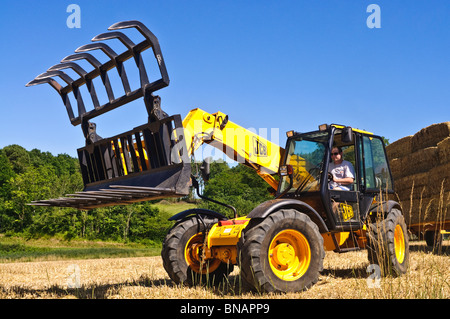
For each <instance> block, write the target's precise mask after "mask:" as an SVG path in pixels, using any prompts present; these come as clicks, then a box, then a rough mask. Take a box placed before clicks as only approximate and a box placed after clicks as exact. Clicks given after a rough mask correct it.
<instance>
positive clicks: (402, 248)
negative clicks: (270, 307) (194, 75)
mask: <svg viewBox="0 0 450 319" xmlns="http://www.w3.org/2000/svg"><path fill="white" fill-rule="evenodd" d="M126 28H136V29H137V30H138V31H139V32H140V33H141V34H142V35H143V37H144V40H143V41H142V42H140V43H138V44H135V43H134V42H132V41H131V40H130V39H129V37H127V36H126V35H125V34H124V33H122V32H119V31H117V30H119V29H126ZM109 30H113V31H111V32H107V33H103V34H100V35H98V36H96V37H94V38H93V39H92V41H94V43H92V44H88V45H84V46H82V47H79V48H78V49H76V50H75V52H76V54H73V55H69V56H67V57H65V58H64V59H63V60H62V61H61V62H62V63H61V64H57V65H55V66H52V67H51V68H49V69H48V71H47V72H45V73H43V74H41V75H39V76H37V77H36V78H35V79H34V80H33V81H31V82H29V83H28V84H27V86H30V85H35V84H41V83H49V84H50V85H51V86H52V87H53V88H54V89H55V90H56V91H57V92H58V93H59V94H60V96H61V98H62V100H63V102H64V105H65V107H66V109H67V112H68V115H69V118H70V121H71V123H72V124H73V125H81V128H82V131H83V134H84V137H85V140H86V145H85V146H84V147H82V148H80V149H78V157H79V162H80V167H81V173H82V176H83V181H84V185H85V187H84V190H83V191H82V192H78V193H76V194H68V195H67V196H66V197H63V198H58V199H50V200H39V201H35V202H33V203H31V204H32V205H42V206H61V207H76V208H78V209H83V210H88V209H92V208H95V207H103V206H108V205H119V204H129V203H133V202H139V201H147V200H152V199H157V198H164V197H180V196H185V195H187V194H188V192H189V187H190V186H191V185H193V186H194V187H197V191H198V182H197V179H196V176H194V175H192V174H191V161H190V158H191V155H192V154H193V153H194V151H195V150H196V149H197V148H198V147H199V146H200V145H202V144H203V143H207V144H210V145H212V146H214V147H216V148H218V149H219V150H222V151H223V152H224V153H225V154H227V155H228V156H229V157H230V158H232V159H234V160H236V161H238V162H240V163H243V164H244V165H247V166H249V167H252V168H253V169H255V171H256V173H257V174H259V175H260V176H261V177H262V178H263V179H264V180H265V181H266V182H267V183H268V184H269V185H270V186H271V187H272V188H273V190H274V199H272V200H269V201H267V202H264V203H261V204H260V205H259V206H257V207H256V208H255V209H253V210H252V211H251V212H250V213H249V214H248V215H247V216H245V217H238V213H237V212H236V210H235V209H234V208H233V207H232V206H230V205H228V204H227V203H223V204H222V205H224V206H227V207H229V208H231V209H233V211H234V218H232V219H228V218H227V217H225V216H223V215H221V214H219V213H217V212H214V211H211V210H206V209H190V210H187V211H184V212H181V213H178V214H176V215H174V216H172V217H171V220H173V221H175V224H174V226H173V228H172V229H171V230H170V231H169V232H168V234H167V236H166V238H165V240H164V243H163V248H162V253H161V255H162V259H163V264H164V268H165V269H166V271H167V273H168V274H169V276H170V278H171V279H172V280H173V281H174V282H176V283H187V284H194V283H195V281H196V280H201V281H202V282H206V281H207V280H209V282H215V283H218V282H220V281H221V280H222V279H223V278H224V277H225V276H227V275H228V274H229V273H230V272H231V271H232V269H233V266H234V265H239V267H240V269H241V274H242V279H243V281H244V282H245V283H246V284H248V285H249V286H250V287H252V288H254V289H258V290H259V291H268V292H287V291H301V290H303V289H307V288H309V287H311V286H312V285H313V284H314V283H316V282H317V281H318V278H319V273H320V272H321V271H322V270H323V259H324V256H325V251H326V250H332V251H335V252H338V253H343V252H348V251H354V250H360V249H367V250H368V258H369V262H370V263H371V264H376V265H378V266H379V267H380V270H381V271H382V272H384V273H390V274H394V275H400V274H403V273H405V272H406V270H407V268H408V263H409V245H408V236H407V230H406V225H405V221H404V218H403V215H402V211H401V207H400V205H399V204H398V203H397V202H395V201H391V200H387V198H388V194H390V193H392V192H393V182H392V176H391V172H390V168H389V162H388V160H387V158H386V152H385V148H384V143H383V140H382V138H381V137H379V136H376V135H374V134H372V133H369V132H366V131H362V130H358V129H354V128H351V127H348V126H343V125H337V124H331V125H320V126H319V129H318V130H317V131H313V132H308V133H298V132H294V131H289V132H288V133H287V136H288V138H287V142H286V147H285V148H281V147H279V146H278V145H275V144H274V143H271V142H270V141H268V140H266V139H265V138H263V137H261V136H258V135H256V134H254V133H253V132H251V131H250V130H246V129H244V128H242V127H240V126H238V125H236V124H235V123H233V122H232V121H230V120H229V118H228V116H227V115H225V114H223V113H221V112H217V113H214V114H210V113H207V112H205V111H203V110H200V109H194V110H192V111H191V112H189V114H188V115H187V116H186V117H185V119H184V120H183V121H182V120H181V117H180V115H173V116H168V115H167V114H166V113H165V112H163V111H162V109H161V105H160V98H159V97H158V96H155V95H153V92H155V91H156V90H159V89H161V88H163V87H165V86H167V85H168V84H169V77H168V73H167V70H166V67H165V63H164V59H163V56H162V53H161V49H160V46H159V43H158V40H157V38H156V37H155V36H154V35H153V34H152V33H151V32H150V31H149V30H148V29H147V28H146V27H145V26H144V25H143V24H142V23H140V22H138V21H125V22H119V23H116V24H114V25H112V26H111V27H110V28H109ZM109 39H118V40H119V41H121V43H122V44H123V45H124V47H125V49H126V50H125V51H124V52H122V53H120V54H118V53H116V52H115V51H114V50H112V48H111V47H110V46H108V45H106V44H105V43H101V42H98V41H101V40H109ZM148 48H152V51H153V55H154V57H155V58H156V61H157V65H158V68H159V72H160V74H161V78H159V79H156V80H155V81H153V82H150V81H149V78H148V75H147V72H146V69H145V66H144V63H143V61H144V60H143V57H142V52H143V51H144V50H146V49H148ZM94 50H101V51H102V52H103V53H104V54H106V55H107V56H108V57H109V60H108V62H106V63H100V62H99V60H98V59H97V58H96V57H95V56H94V55H92V54H90V53H88V52H89V51H94ZM130 58H133V59H134V61H135V63H136V66H137V68H138V70H139V83H140V88H139V89H136V90H131V89H130V84H129V80H128V77H127V75H126V72H125V68H124V62H125V61H126V60H128V59H130ZM77 60H86V61H88V62H89V63H90V64H91V65H92V67H93V69H92V70H90V71H86V70H84V69H82V68H81V66H80V65H78V64H77V63H75V62H74V61H77ZM63 69H72V70H73V71H75V72H76V73H77V74H78V75H79V78H77V79H75V80H74V79H72V78H71V77H69V75H68V74H67V73H65V72H63V71H61V70H63ZM115 71H117V72H118V74H119V77H120V80H121V82H122V84H123V87H124V92H125V94H124V95H122V96H119V97H116V96H115V95H114V92H113V90H112V86H111V83H110V80H109V77H108V72H115ZM56 77H59V78H60V79H62V80H63V81H64V82H65V83H66V85H65V86H62V85H60V84H59V83H58V82H57V81H56V80H55V79H54V78H56ZM97 77H99V78H100V79H101V81H102V83H103V85H104V87H105V90H106V94H107V96H108V100H107V101H106V102H105V103H100V101H99V99H98V96H97V94H96V91H95V90H96V88H94V85H93V80H94V79H95V78H97ZM82 85H86V88H87V91H88V92H89V95H90V97H91V100H92V108H91V109H87V107H86V106H85V104H84V102H83V101H84V100H83V98H82V97H81V92H80V87H81V86H82ZM69 94H73V96H74V98H75V100H76V103H77V110H76V111H75V110H74V109H73V108H72V106H71V104H70V99H69ZM138 98H143V100H144V104H145V106H146V109H147V111H148V121H147V123H146V124H143V125H141V126H139V127H136V128H134V129H132V130H130V131H128V132H125V133H122V134H119V135H117V136H114V137H110V138H101V137H100V136H99V135H97V133H96V125H95V123H92V122H91V121H90V120H91V119H93V118H94V117H96V116H98V115H101V114H103V113H105V112H108V111H110V110H112V109H115V108H117V107H119V106H122V105H125V104H127V103H128V102H130V101H133V100H136V99H138ZM334 146H339V147H340V148H341V149H342V151H343V154H344V157H345V159H346V160H348V161H350V162H351V163H352V164H353V166H354V170H355V175H356V176H355V179H354V182H353V184H351V185H349V190H345V191H344V190H335V189H330V188H329V182H330V175H329V174H328V167H329V165H330V158H331V150H332V148H333V147H334ZM207 171H208V163H204V165H203V172H204V175H205V176H207V174H208V172H207ZM199 196H200V197H202V198H204V199H205V200H212V201H214V202H217V201H215V200H214V199H209V198H205V197H204V196H202V195H201V194H199Z"/></svg>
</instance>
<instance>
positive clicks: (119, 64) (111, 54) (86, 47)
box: [75, 43, 131, 94]
mask: <svg viewBox="0 0 450 319" xmlns="http://www.w3.org/2000/svg"><path fill="white" fill-rule="evenodd" d="M91 50H102V51H103V52H104V53H105V54H106V55H107V56H108V57H109V58H110V59H111V61H113V62H114V64H115V65H116V68H117V72H118V73H119V76H120V79H121V80H122V85H123V88H124V90H125V94H128V93H130V92H131V89H130V83H128V78H127V74H126V72H125V67H124V65H123V61H119V59H117V57H118V54H117V53H116V52H115V51H114V50H113V49H111V48H110V47H109V46H108V45H106V44H104V43H89V44H85V45H83V46H81V47H79V48H78V49H76V50H75V52H84V51H91Z"/></svg>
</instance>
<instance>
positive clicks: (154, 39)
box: [108, 20, 170, 86]
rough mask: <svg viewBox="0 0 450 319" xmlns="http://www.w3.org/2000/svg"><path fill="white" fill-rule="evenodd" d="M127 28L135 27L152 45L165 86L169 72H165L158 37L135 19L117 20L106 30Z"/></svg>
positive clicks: (167, 82) (167, 83)
mask: <svg viewBox="0 0 450 319" xmlns="http://www.w3.org/2000/svg"><path fill="white" fill-rule="evenodd" d="M127 28H136V29H137V30H138V31H139V32H140V33H141V34H142V35H143V36H144V37H145V39H146V40H147V41H148V42H149V44H150V46H151V47H152V50H153V54H154V55H155V58H156V60H157V61H158V65H159V70H160V72H161V76H162V81H163V82H164V84H165V85H166V86H167V85H169V82H170V80H169V74H168V73H167V69H166V64H165V63H164V58H163V55H162V52H161V47H160V46H159V41H158V38H157V37H156V36H155V35H154V34H153V33H152V32H151V31H150V30H149V29H148V28H147V27H146V26H145V25H144V24H143V23H142V22H140V21H137V20H130V21H122V22H117V23H114V24H113V25H112V26H110V27H109V28H108V30H120V29H127Z"/></svg>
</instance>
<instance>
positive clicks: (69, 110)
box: [25, 73, 74, 119]
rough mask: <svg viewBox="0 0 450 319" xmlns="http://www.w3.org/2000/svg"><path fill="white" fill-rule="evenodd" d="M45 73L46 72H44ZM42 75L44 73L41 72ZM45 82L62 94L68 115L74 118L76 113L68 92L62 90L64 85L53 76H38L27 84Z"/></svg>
mask: <svg viewBox="0 0 450 319" xmlns="http://www.w3.org/2000/svg"><path fill="white" fill-rule="evenodd" d="M43 74H44V73H43ZM40 75H42V74H40ZM43 83H48V84H50V86H51V87H53V88H54V89H55V90H56V91H57V92H58V93H59V95H60V96H61V98H62V100H63V103H64V106H65V107H66V110H67V115H68V116H69V118H70V119H73V118H74V114H73V109H72V105H71V104H70V100H69V99H68V97H67V94H65V93H63V92H62V86H61V84H59V83H58V82H57V81H55V80H53V79H52V78H51V77H46V78H40V79H38V78H37V77H36V78H35V79H34V80H32V81H30V82H28V83H27V84H26V85H25V86H27V87H28V86H33V85H38V84H43Z"/></svg>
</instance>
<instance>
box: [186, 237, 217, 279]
mask: <svg viewBox="0 0 450 319" xmlns="http://www.w3.org/2000/svg"><path fill="white" fill-rule="evenodd" d="M202 254H203V235H202V234H201V233H198V234H195V235H194V236H192V237H191V238H190V239H189V240H188V242H187V244H186V247H185V249H184V258H185V260H186V263H187V265H188V266H189V267H190V268H191V269H192V270H193V271H195V272H196V273H199V274H206V273H212V272H214V271H215V270H216V269H217V268H218V267H219V266H220V263H221V261H220V260H219V259H203V256H202ZM202 259H203V260H202Z"/></svg>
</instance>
